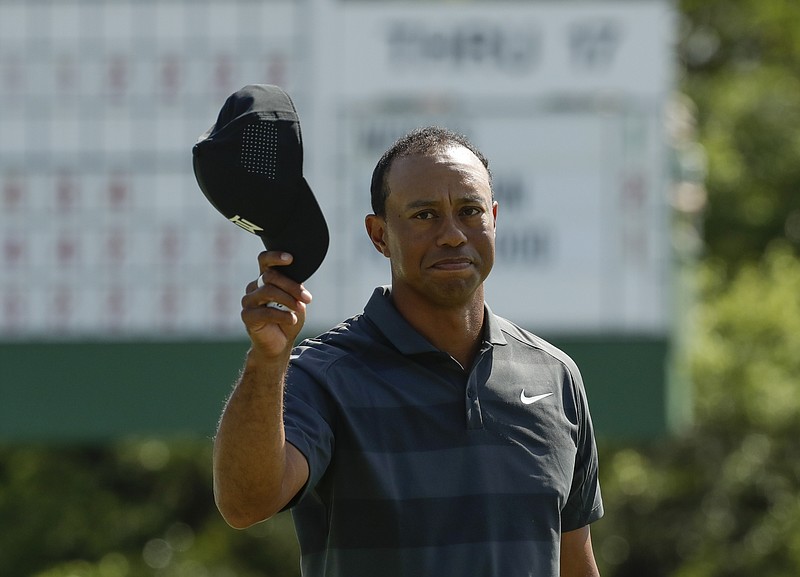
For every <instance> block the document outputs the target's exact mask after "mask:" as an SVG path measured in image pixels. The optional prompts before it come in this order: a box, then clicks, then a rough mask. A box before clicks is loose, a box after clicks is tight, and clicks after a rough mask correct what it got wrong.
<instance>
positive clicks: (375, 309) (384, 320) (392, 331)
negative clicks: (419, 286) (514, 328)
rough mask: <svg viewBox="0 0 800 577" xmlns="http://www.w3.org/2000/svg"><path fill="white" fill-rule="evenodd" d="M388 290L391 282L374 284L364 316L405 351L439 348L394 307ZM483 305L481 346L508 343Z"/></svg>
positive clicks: (488, 310)
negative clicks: (378, 285) (482, 339)
mask: <svg viewBox="0 0 800 577" xmlns="http://www.w3.org/2000/svg"><path fill="white" fill-rule="evenodd" d="M391 294H392V288H391V286H381V287H377V288H376V289H375V291H374V292H373V293H372V296H371V297H370V299H369V301H368V302H367V306H366V307H364V314H365V316H366V317H367V318H368V319H369V320H371V321H372V323H373V324H374V325H375V327H377V329H378V330H379V331H380V332H381V333H383V335H384V336H385V337H386V338H387V339H388V340H389V342H391V343H392V345H394V347H395V348H396V349H397V350H398V351H400V352H401V353H402V354H404V355H414V354H420V353H435V352H439V349H437V348H436V347H434V346H433V345H432V344H431V343H429V342H428V340H427V339H426V338H425V337H423V336H422V335H421V334H419V333H418V332H417V331H416V329H414V327H412V326H411V325H410V324H409V323H408V321H406V319H405V318H404V317H403V315H401V314H400V312H399V311H398V310H397V309H396V308H395V306H394V304H393V303H392V299H391ZM484 309H485V316H484V318H485V319H486V329H485V332H484V335H485V336H484V346H485V345H486V344H489V345H505V344H507V343H506V338H505V335H503V331H502V330H501V329H500V324H499V323H498V322H497V319H496V318H495V316H494V314H493V313H492V311H491V309H489V306H488V305H486V304H484Z"/></svg>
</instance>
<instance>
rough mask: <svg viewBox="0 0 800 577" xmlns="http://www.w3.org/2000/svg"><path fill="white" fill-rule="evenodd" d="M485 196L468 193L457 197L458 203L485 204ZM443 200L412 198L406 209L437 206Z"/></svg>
mask: <svg viewBox="0 0 800 577" xmlns="http://www.w3.org/2000/svg"><path fill="white" fill-rule="evenodd" d="M484 200H485V199H484V198H483V196H482V195H480V194H467V195H464V196H460V197H459V198H458V199H456V203H457V204H469V203H479V204H481V205H483V204H484ZM440 203H441V201H439V200H425V199H421V200H412V201H411V202H409V203H408V204H406V210H413V209H415V208H428V207H431V206H436V205H438V204H440Z"/></svg>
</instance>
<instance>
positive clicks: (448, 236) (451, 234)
mask: <svg viewBox="0 0 800 577" xmlns="http://www.w3.org/2000/svg"><path fill="white" fill-rule="evenodd" d="M465 242H467V235H466V234H464V231H463V230H462V229H461V222H460V221H459V220H458V218H456V217H454V216H446V217H443V218H442V220H441V225H440V226H439V234H438V238H437V244H438V245H439V246H461V245H462V244H464V243H465Z"/></svg>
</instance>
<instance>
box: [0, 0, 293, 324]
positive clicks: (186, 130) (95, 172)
mask: <svg viewBox="0 0 800 577" xmlns="http://www.w3.org/2000/svg"><path fill="white" fill-rule="evenodd" d="M297 19H298V14H297V7H296V5H295V3H293V2H291V1H289V0H287V1H284V2H276V1H264V0H258V1H237V2H230V3H228V2H211V1H203V0H200V1H194V0H193V1H179V0H159V1H154V0H110V1H107V2H101V1H94V0H63V1H61V0H59V1H44V0H26V1H24V2H23V1H21V0H20V1H8V0H5V1H4V0H0V336H2V337H3V338H12V339H13V338H31V337H34V338H46V339H50V338H55V339H58V338H103V339H105V338H109V337H110V338H116V337H119V338H165V337H166V338H173V337H186V336H192V337H200V338H218V337H220V336H223V337H224V336H241V335H242V330H241V321H240V320H239V318H238V310H239V307H238V302H239V299H240V298H241V293H242V291H243V287H244V286H245V284H246V283H247V281H248V280H249V279H250V278H253V277H254V276H255V274H256V273H257V265H255V264H254V263H255V258H254V254H257V253H258V251H259V249H260V246H261V243H260V242H259V241H258V239H256V238H255V237H250V236H248V235H244V234H242V232H241V230H239V229H238V228H237V227H235V226H232V225H230V223H227V222H226V221H225V219H224V218H222V217H221V216H220V215H219V214H218V213H216V211H214V210H213V208H212V207H211V205H210V204H209V203H208V202H207V201H206V200H205V198H204V197H203V195H202V193H201V192H200V191H199V188H198V187H197V184H196V183H195V180H194V176H193V174H192V168H191V166H192V165H191V147H192V144H193V143H194V142H195V141H196V140H197V138H198V136H199V135H200V134H201V133H202V132H203V131H205V130H206V129H207V128H208V127H209V126H210V125H211V124H212V123H213V122H214V120H215V119H216V115H217V113H218V112H219V109H220V107H221V106H222V103H223V102H224V100H225V98H226V97H227V96H228V95H229V94H230V93H232V92H233V91H234V90H236V89H238V88H240V87H241V86H243V85H244V84H248V83H252V82H268V83H274V84H281V85H283V86H285V87H286V88H287V90H289V91H291V90H293V89H294V87H295V82H296V76H297V73H298V69H299V67H300V64H301V63H300V60H299V58H300V55H299V54H298V52H297V50H296V49H295V45H296V42H297V39H296V34H297V33H298V30H300V25H299V24H298V22H297V21H296V20H297Z"/></svg>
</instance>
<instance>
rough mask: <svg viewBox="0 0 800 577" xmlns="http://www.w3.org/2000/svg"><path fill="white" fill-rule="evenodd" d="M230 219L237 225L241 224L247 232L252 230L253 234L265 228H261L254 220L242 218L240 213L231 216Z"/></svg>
mask: <svg viewBox="0 0 800 577" xmlns="http://www.w3.org/2000/svg"><path fill="white" fill-rule="evenodd" d="M228 220H229V221H231V222H232V223H233V224H235V225H236V226H240V227H242V228H243V229H245V230H246V231H247V232H252V233H253V234H258V233H259V232H260V231H263V230H264V229H263V228H261V227H260V226H258V225H257V224H253V223H252V222H250V221H249V220H246V219H244V218H242V217H241V216H239V215H238V214H237V215H236V216H234V217H231V218H229V219H228Z"/></svg>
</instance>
